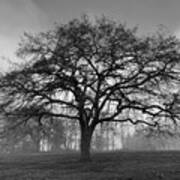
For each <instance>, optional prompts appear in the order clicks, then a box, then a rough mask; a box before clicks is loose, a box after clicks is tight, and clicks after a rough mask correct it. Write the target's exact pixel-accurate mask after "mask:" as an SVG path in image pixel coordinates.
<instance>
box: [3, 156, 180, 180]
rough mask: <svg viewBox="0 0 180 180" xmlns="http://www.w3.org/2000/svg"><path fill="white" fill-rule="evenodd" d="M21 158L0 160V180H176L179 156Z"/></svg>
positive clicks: (178, 170) (5, 157)
mask: <svg viewBox="0 0 180 180" xmlns="http://www.w3.org/2000/svg"><path fill="white" fill-rule="evenodd" d="M92 158H93V160H92V161H91V162H89V163H83V162H80V161H79V156H78V154H29V155H25V154H21V155H16V156H15V155H6V156H1V157H0V180H49V179H50V180H180V152H111V153H101V154H100V153H99V154H94V155H93V157H92Z"/></svg>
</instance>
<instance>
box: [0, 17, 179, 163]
mask: <svg viewBox="0 0 180 180" xmlns="http://www.w3.org/2000/svg"><path fill="white" fill-rule="evenodd" d="M136 30H137V28H133V29H130V28H127V27H126V25H123V24H121V23H118V22H115V21H112V20H109V19H107V18H105V17H103V18H99V19H96V20H95V21H91V19H89V18H88V17H87V16H83V17H82V18H81V19H74V20H72V21H70V22H69V23H67V24H62V25H59V26H57V27H56V28H55V30H53V31H48V32H45V33H40V34H38V35H29V34H25V36H24V39H23V41H22V42H21V43H20V48H19V50H18V55H19V56H20V57H21V58H24V59H26V60H27V59H28V61H27V62H26V63H25V65H22V66H21V67H20V68H17V69H15V70H14V71H11V72H9V73H7V74H6V75H4V76H3V77H2V78H1V82H0V87H1V93H2V94H3V96H2V98H1V110H2V112H3V113H5V114H6V115H8V116H21V117H23V118H20V119H19V120H17V121H12V127H15V126H18V125H20V124H21V123H25V122H26V121H28V119H29V118H31V117H33V116H36V117H38V121H39V122H40V123H41V122H42V121H43V119H45V118H47V117H60V119H67V120H70V121H78V122H79V125H80V131H81V145H80V149H81V158H82V160H89V159H90V143H91V137H92V134H93V132H94V129H95V127H96V125H97V124H99V123H102V122H120V123H122V122H130V123H132V124H133V125H136V124H139V123H143V124H145V125H147V126H152V127H154V128H160V127H161V125H163V124H164V122H165V119H166V120H167V119H168V123H169V125H170V124H172V125H173V124H176V123H177V120H178V114H177V113H176V114H175V113H174V111H173V106H174V104H175V103H176V100H177V95H176V92H175V91H174V89H176V88H177V85H178V84H179V80H180V79H179V78H180V76H179V75H180V74H179V62H180V44H179V41H178V40H177V39H176V38H175V37H173V36H171V35H164V34H161V33H159V32H158V33H156V34H155V35H153V36H148V37H142V38H141V37H139V36H138V34H137V32H136ZM164 117H166V118H164Z"/></svg>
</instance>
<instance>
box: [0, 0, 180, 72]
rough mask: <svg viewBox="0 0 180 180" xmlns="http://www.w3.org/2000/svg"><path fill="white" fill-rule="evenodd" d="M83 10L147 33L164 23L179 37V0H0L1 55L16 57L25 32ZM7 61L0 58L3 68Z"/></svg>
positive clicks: (35, 29) (76, 15) (46, 26)
mask: <svg viewBox="0 0 180 180" xmlns="http://www.w3.org/2000/svg"><path fill="white" fill-rule="evenodd" d="M82 13H88V14H90V15H92V16H93V15H102V14H104V15H106V16H108V17H112V18H114V19H118V20H120V21H122V22H126V23H127V25H129V26H133V25H138V26H139V31H140V32H143V33H148V32H152V31H154V30H155V29H156V28H157V27H158V25H160V24H163V25H165V26H167V28H168V29H169V30H170V31H171V32H172V33H175V34H177V35H178V34H179V37H180V0H0V23H1V25H0V56H6V57H10V58H11V59H15V58H14V55H13V54H14V52H15V50H16V49H17V47H18V46H17V45H18V42H19V40H20V36H21V35H22V34H23V32H24V31H27V32H39V31H44V30H46V29H49V28H51V27H52V26H53V24H54V23H55V22H57V23H58V22H66V21H68V20H70V19H72V18H73V17H80V16H81V15H82ZM2 69H6V64H5V63H4V61H3V60H2V58H0V71H1V70H2Z"/></svg>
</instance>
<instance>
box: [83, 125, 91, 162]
mask: <svg viewBox="0 0 180 180" xmlns="http://www.w3.org/2000/svg"><path fill="white" fill-rule="evenodd" d="M93 130H94V129H93V128H90V127H87V128H85V127H81V144H80V151H81V161H90V160H91V156H90V149H91V138H92V134H93Z"/></svg>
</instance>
